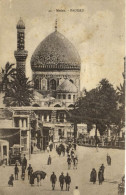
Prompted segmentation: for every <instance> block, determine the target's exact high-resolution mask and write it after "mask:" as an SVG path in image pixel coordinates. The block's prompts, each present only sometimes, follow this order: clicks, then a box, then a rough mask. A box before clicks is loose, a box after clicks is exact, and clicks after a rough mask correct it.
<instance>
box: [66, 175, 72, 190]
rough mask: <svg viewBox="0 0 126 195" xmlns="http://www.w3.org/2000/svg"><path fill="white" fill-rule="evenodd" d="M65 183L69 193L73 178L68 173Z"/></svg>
mask: <svg viewBox="0 0 126 195" xmlns="http://www.w3.org/2000/svg"><path fill="white" fill-rule="evenodd" d="M65 183H66V191H69V189H70V183H71V177H70V176H69V174H68V173H67V175H66V177H65Z"/></svg>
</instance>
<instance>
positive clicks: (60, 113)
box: [14, 18, 81, 145]
mask: <svg viewBox="0 0 126 195" xmlns="http://www.w3.org/2000/svg"><path fill="white" fill-rule="evenodd" d="M16 28H17V50H16V51H15V52H14V55H15V58H16V66H17V71H18V75H19V77H20V78H23V77H24V75H25V66H26V58H27V55H28V51H26V50H25V24H24V22H23V20H22V19H21V18H20V20H19V21H18V24H17V26H16ZM30 65H31V70H32V82H33V86H34V101H33V102H32V107H31V108H26V107H25V108H16V111H22V109H23V111H24V110H30V109H31V110H32V111H34V112H35V114H36V115H37V116H38V120H39V122H40V123H41V124H42V126H43V130H42V133H41V135H42V136H41V137H42V140H41V142H42V143H47V142H48V141H49V136H50V137H53V138H52V141H54V140H59V139H60V138H63V137H64V138H67V137H69V136H73V126H72V125H71V123H70V122H69V114H68V111H69V110H70V109H73V107H74V103H75V101H76V100H77V98H78V97H79V93H80V68H81V59H80V56H79V54H78V52H77V50H76V49H75V47H74V46H73V44H72V43H71V42H70V41H69V40H68V39H67V38H66V37H65V36H64V35H62V34H61V33H60V32H59V31H58V30H57V21H56V23H55V30H54V32H52V33H51V34H49V35H48V36H47V37H46V38H45V39H44V40H42V42H40V44H39V45H38V46H37V48H36V49H35V51H34V53H33V55H32V56H31V61H30ZM44 129H45V130H44ZM47 132H48V133H47ZM44 139H45V140H44ZM46 145H47V144H46Z"/></svg>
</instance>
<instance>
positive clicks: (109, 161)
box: [107, 154, 111, 166]
mask: <svg viewBox="0 0 126 195" xmlns="http://www.w3.org/2000/svg"><path fill="white" fill-rule="evenodd" d="M107 164H108V165H109V166H110V165H111V157H110V156H109V155H108V154H107Z"/></svg>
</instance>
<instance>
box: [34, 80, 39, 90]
mask: <svg viewBox="0 0 126 195" xmlns="http://www.w3.org/2000/svg"><path fill="white" fill-rule="evenodd" d="M34 88H35V89H39V80H38V79H36V80H35V83H34Z"/></svg>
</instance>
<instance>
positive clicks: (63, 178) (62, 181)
mask: <svg viewBox="0 0 126 195" xmlns="http://www.w3.org/2000/svg"><path fill="white" fill-rule="evenodd" d="M64 180H65V177H64V175H63V173H61V175H60V176H59V182H60V188H61V191H62V190H63V186H64Z"/></svg>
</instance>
